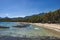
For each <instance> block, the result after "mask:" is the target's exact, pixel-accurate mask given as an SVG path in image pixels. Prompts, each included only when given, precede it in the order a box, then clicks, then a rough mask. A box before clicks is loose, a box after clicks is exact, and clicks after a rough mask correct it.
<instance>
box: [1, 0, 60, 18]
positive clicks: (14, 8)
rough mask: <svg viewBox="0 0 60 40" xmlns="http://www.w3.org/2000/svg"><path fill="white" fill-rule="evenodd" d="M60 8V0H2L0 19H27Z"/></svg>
mask: <svg viewBox="0 0 60 40" xmlns="http://www.w3.org/2000/svg"><path fill="white" fill-rule="evenodd" d="M59 8H60V0H0V17H11V18H12V17H25V16H29V15H33V14H39V13H42V12H49V11H53V10H57V9H59Z"/></svg>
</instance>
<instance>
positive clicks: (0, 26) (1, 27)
mask: <svg viewBox="0 0 60 40" xmlns="http://www.w3.org/2000/svg"><path fill="white" fill-rule="evenodd" d="M0 28H9V27H5V26H0Z"/></svg>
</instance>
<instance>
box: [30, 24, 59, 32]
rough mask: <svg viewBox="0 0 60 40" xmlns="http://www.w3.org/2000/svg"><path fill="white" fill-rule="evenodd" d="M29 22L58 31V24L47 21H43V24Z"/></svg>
mask: <svg viewBox="0 0 60 40" xmlns="http://www.w3.org/2000/svg"><path fill="white" fill-rule="evenodd" d="M30 24H32V25H36V26H39V27H44V28H47V29H52V30H55V31H57V32H60V25H59V24H48V23H44V24H43V23H30Z"/></svg>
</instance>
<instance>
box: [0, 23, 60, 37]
mask: <svg viewBox="0 0 60 40" xmlns="http://www.w3.org/2000/svg"><path fill="white" fill-rule="evenodd" d="M20 24H21V23H19V22H0V26H4V27H9V28H0V36H14V37H15V36H16V37H23V36H27V37H31V36H56V37H58V36H60V34H58V33H56V32H53V31H50V30H48V29H44V28H41V27H38V26H33V25H29V26H28V27H24V28H18V27H13V26H17V25H20Z"/></svg>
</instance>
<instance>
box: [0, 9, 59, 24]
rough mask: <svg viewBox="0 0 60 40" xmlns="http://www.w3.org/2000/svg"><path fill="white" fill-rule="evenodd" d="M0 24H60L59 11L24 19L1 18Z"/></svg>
mask: <svg viewBox="0 0 60 40" xmlns="http://www.w3.org/2000/svg"><path fill="white" fill-rule="evenodd" d="M0 22H33V23H35V22H40V23H60V9H58V10H55V11H52V12H48V13H39V14H35V15H31V16H26V17H24V18H22V17H18V18H8V17H5V18H1V17H0Z"/></svg>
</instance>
